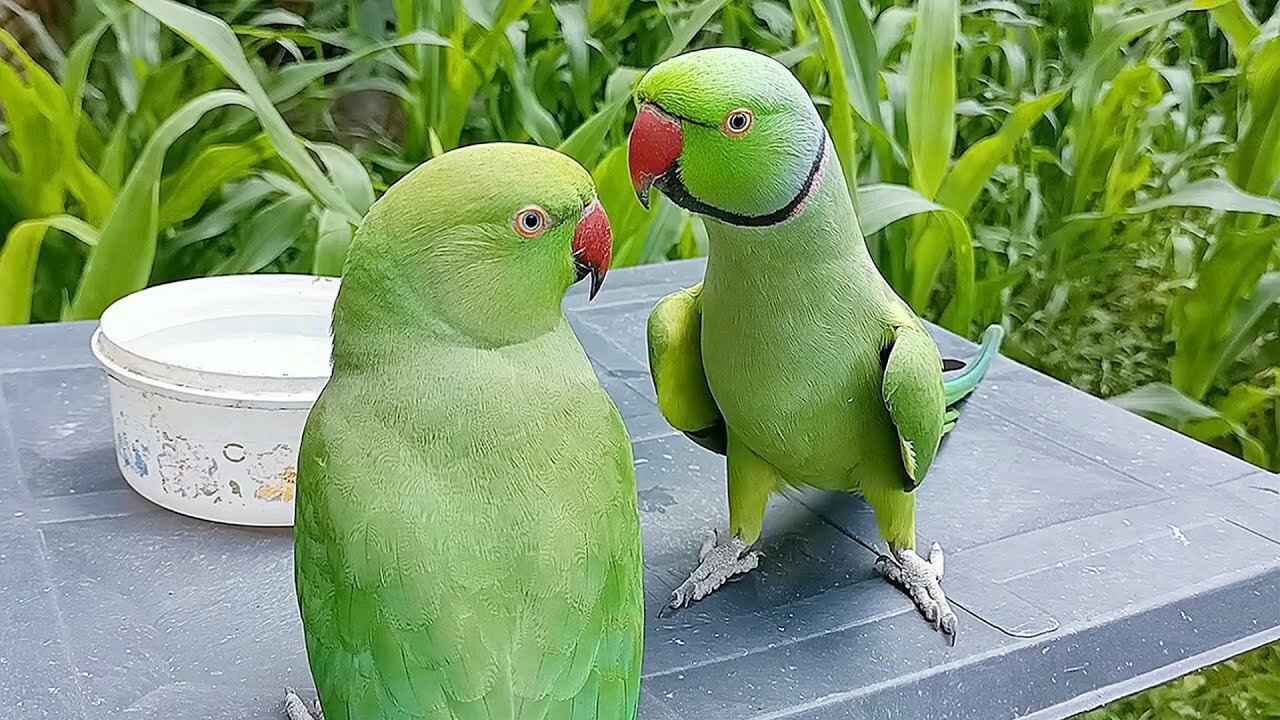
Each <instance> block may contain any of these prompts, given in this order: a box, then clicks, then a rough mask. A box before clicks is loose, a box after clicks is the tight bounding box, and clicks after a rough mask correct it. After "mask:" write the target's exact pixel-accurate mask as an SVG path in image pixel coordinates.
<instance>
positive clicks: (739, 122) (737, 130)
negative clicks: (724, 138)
mask: <svg viewBox="0 0 1280 720" xmlns="http://www.w3.org/2000/svg"><path fill="white" fill-rule="evenodd" d="M755 119H756V116H755V115H754V114H752V112H751V111H750V110H748V109H746V108H738V109H737V110H734V111H733V112H731V113H729V114H728V115H725V116H724V123H723V124H722V125H721V128H720V129H721V130H723V131H724V134H725V135H728V136H729V137H735V138H739V137H742V136H743V135H746V134H747V131H748V130H750V129H751V125H752V123H754V122H755Z"/></svg>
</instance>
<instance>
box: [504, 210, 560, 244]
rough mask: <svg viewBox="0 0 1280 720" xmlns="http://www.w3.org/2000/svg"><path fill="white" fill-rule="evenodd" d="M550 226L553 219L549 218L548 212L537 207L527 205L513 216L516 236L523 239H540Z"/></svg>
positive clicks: (512, 222)
mask: <svg viewBox="0 0 1280 720" xmlns="http://www.w3.org/2000/svg"><path fill="white" fill-rule="evenodd" d="M550 224H551V219H550V218H548V217H547V211H546V210H543V209H542V208H540V207H538V206H537V205H526V206H524V207H522V208H520V209H519V210H517V211H516V214H515V215H512V216H511V227H513V228H515V231H516V234H518V235H519V236H520V237H523V238H536V237H538V236H539V235H541V234H542V233H543V232H544V231H545V230H546V229H547V226H548V225H550Z"/></svg>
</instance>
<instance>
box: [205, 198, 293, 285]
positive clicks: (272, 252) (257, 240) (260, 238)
mask: <svg viewBox="0 0 1280 720" xmlns="http://www.w3.org/2000/svg"><path fill="white" fill-rule="evenodd" d="M312 207H313V205H312V201H311V198H310V197H309V196H307V195H305V194H298V195H290V196H288V197H285V198H282V199H280V200H277V201H276V202H274V203H272V204H271V205H268V206H267V207H265V208H263V209H262V210H261V211H260V212H259V213H258V214H257V215H255V216H254V217H253V218H252V219H250V220H249V223H248V225H247V226H246V227H245V229H244V232H243V233H242V236H243V237H244V239H245V240H246V242H244V243H242V244H241V245H240V246H239V247H238V248H237V249H236V252H235V254H233V255H232V256H231V257H229V258H227V260H226V261H225V262H223V263H222V264H221V265H220V266H218V268H217V269H216V270H215V271H214V272H215V273H216V274H219V275H232V274H238V273H253V272H257V271H259V270H261V269H262V268H264V267H266V266H267V265H268V264H270V263H271V262H272V261H274V260H275V259H276V258H278V257H280V255H281V254H283V253H284V251H286V250H288V249H289V248H290V247H292V246H293V244H294V243H295V242H297V240H298V238H299V237H301V235H302V231H303V230H304V229H305V227H306V219H307V215H308V214H309V213H310V212H311V208H312Z"/></svg>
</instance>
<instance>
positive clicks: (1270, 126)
mask: <svg viewBox="0 0 1280 720" xmlns="http://www.w3.org/2000/svg"><path fill="white" fill-rule="evenodd" d="M1245 89H1246V92H1247V96H1248V98H1249V107H1248V114H1247V117H1248V126H1247V127H1246V128H1245V130H1244V132H1243V133H1242V134H1241V136H1240V140H1239V142H1238V143H1237V145H1236V152H1235V155H1234V157H1233V158H1232V159H1233V160H1234V162H1233V163H1232V167H1231V170H1232V179H1233V180H1235V182H1236V184H1237V185H1239V186H1240V187H1241V188H1243V189H1244V190H1247V191H1248V192H1251V193H1255V194H1258V195H1269V194H1271V192H1272V190H1273V188H1274V187H1275V186H1276V183H1277V182H1278V181H1280V112H1277V111H1276V108H1280V37H1274V38H1271V39H1270V40H1268V41H1267V42H1266V43H1265V44H1263V46H1262V49H1260V50H1259V51H1258V53H1257V54H1256V55H1254V56H1253V58H1252V59H1251V60H1250V62H1249V68H1248V71H1247V74H1246V76H1245Z"/></svg>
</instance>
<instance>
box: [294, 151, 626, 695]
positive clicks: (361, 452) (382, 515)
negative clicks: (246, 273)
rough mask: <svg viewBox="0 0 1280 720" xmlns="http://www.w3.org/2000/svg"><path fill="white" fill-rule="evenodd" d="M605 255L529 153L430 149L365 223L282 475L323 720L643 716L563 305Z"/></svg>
mask: <svg viewBox="0 0 1280 720" xmlns="http://www.w3.org/2000/svg"><path fill="white" fill-rule="evenodd" d="M610 252H611V251H610V231H609V222H608V219H607V218H606V217H605V214H604V211H603V209H602V208H601V206H600V204H599V201H598V200H597V199H596V191H595V187H594V185H593V183H592V180H591V176H590V175H589V174H588V173H587V172H586V170H584V169H583V168H582V167H581V166H579V165H578V164H577V163H576V162H574V161H573V160H571V159H569V158H568V157H566V156H564V155H561V154H560V153H557V152H554V151H552V150H548V149H545V148H539V147H536V146H533V145H520V144H506V143H497V144H489V145H476V146H470V147H465V148H461V149H458V150H454V151H451V152H449V153H445V154H444V155H441V156H440V157H437V158H435V159H432V160H430V161H428V162H426V163H424V164H423V165H421V166H419V167H418V168H416V169H415V170H413V171H412V172H410V173H409V174H408V175H406V176H405V177H404V178H403V179H402V180H400V181H399V182H397V183H396V184H395V185H394V186H392V187H391V188H390V189H389V190H388V191H387V192H386V194H385V195H384V196H383V197H382V198H381V199H380V200H378V202H376V203H375V204H374V205H373V207H372V209H371V210H370V211H369V213H368V215H367V216H366V218H365V220H364V222H363V224H362V225H361V227H360V229H359V231H358V232H357V233H356V235H355V238H354V241H353V244H352V247H351V251H350V255H349V257H348V259H347V263H346V267H345V269H344V272H343V279H342V285H341V289H340V290H339V292H338V298H337V302H336V304H335V307H334V317H333V373H332V376H331V379H330V381H329V382H328V384H327V385H326V387H325V388H324V391H323V392H322V394H321V396H320V398H319V400H318V401H317V402H316V404H315V406H314V409H313V410H312V412H311V413H310V415H309V417H308V419H307V422H306V426H305V430H304V433H303V437H302V445H301V449H300V460H299V468H298V487H297V514H296V528H295V546H294V551H295V567H296V570H295V573H296V578H295V580H296V586H297V592H298V600H299V607H300V610H301V614H302V620H303V629H304V635H305V638H306V648H307V657H308V662H309V664H310V667H311V671H312V675H313V676H314V678H315V683H316V688H317V690H318V693H319V695H320V699H321V701H322V702H323V711H324V713H325V714H326V715H328V717H329V718H330V720H333V719H334V718H338V719H340V720H349V719H358V720H409V719H410V718H432V719H433V720H576V719H578V718H583V719H593V720H634V718H635V717H636V705H637V701H638V697H639V683H640V664H641V646H642V633H643V613H644V610H643V600H642V597H641V564H640V530H639V518H638V513H637V506H636V486H635V474H634V469H633V466H632V454H631V445H630V442H629V440H628V438H627V434H626V430H625V429H624V427H623V424H622V419H621V417H620V416H619V414H618V411H617V409H616V407H615V406H614V404H613V402H612V401H611V400H610V398H609V396H608V395H606V394H605V391H604V389H603V388H602V387H601V385H600V383H599V381H598V380H597V378H596V375H595V373H594V371H593V370H592V368H591V365H590V363H589V362H588V360H587V357H586V354H585V353H584V352H583V350H582V346H581V345H580V344H579V342H578V340H577V338H576V337H575V336H574V334H573V332H572V331H571V330H570V328H569V325H568V323H567V321H566V319H565V317H564V314H563V312H562V310H561V302H562V300H563V298H564V295H565V292H566V290H567V289H568V288H569V287H570V286H571V285H572V284H573V283H575V282H577V281H579V280H583V279H585V278H587V277H590V278H591V283H592V288H591V294H592V295H594V294H595V291H596V290H597V289H598V288H599V285H600V282H601V281H602V280H603V279H604V276H605V273H606V272H607V270H608V267H609V259H610ZM286 711H287V712H288V713H289V715H290V717H291V718H294V720H302V719H303V718H306V717H308V716H309V715H310V714H311V713H310V711H309V709H308V708H306V706H305V705H304V704H303V703H302V701H301V699H300V698H299V697H298V696H297V695H296V694H294V693H292V691H290V692H289V693H287V695H286Z"/></svg>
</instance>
